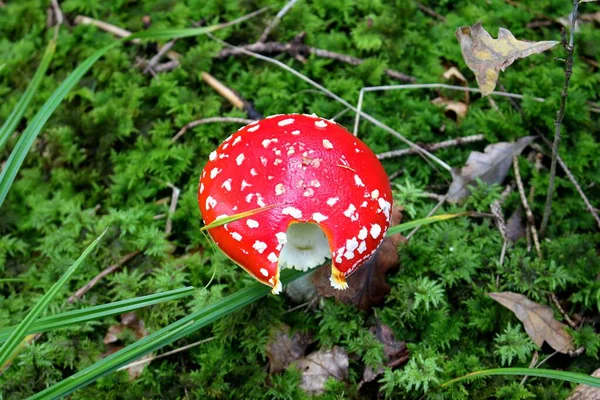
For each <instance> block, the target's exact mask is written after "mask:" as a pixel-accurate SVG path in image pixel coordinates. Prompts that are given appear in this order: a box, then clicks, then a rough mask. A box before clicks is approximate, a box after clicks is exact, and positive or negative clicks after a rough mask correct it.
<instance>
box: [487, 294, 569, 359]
mask: <svg viewBox="0 0 600 400" xmlns="http://www.w3.org/2000/svg"><path fill="white" fill-rule="evenodd" d="M488 296H490V297H491V298H492V299H494V300H496V301H497V302H498V303H500V304H502V305H503V306H504V307H506V308H508V309H509V310H511V311H512V312H513V313H514V314H515V315H516V316H517V318H518V319H519V320H520V321H521V322H522V323H523V327H524V328H525V332H527V334H528V335H529V336H530V337H531V339H532V340H533V341H534V343H535V344H537V345H538V346H540V347H541V346H542V344H543V343H544V342H546V343H548V344H549V345H550V346H551V347H552V348H553V349H554V350H556V351H558V352H559V353H563V354H567V353H568V352H569V350H574V349H575V348H574V347H573V342H572V339H571V336H570V335H569V334H568V333H567V331H566V329H565V328H566V327H567V326H566V325H565V324H563V323H562V322H559V321H557V320H556V319H555V318H554V312H553V311H552V308H550V307H548V306H544V305H541V304H538V303H536V302H534V301H531V300H529V299H528V298H527V297H525V296H523V295H522V294H518V293H513V292H499V293H488Z"/></svg>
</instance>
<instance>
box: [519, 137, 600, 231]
mask: <svg viewBox="0 0 600 400" xmlns="http://www.w3.org/2000/svg"><path fill="white" fill-rule="evenodd" d="M540 136H541V138H542V139H544V141H546V143H550V142H549V141H548V139H546V138H545V137H544V136H542V135H540ZM531 147H532V148H534V149H536V150H537V151H539V152H542V153H543V149H542V148H541V147H540V146H539V145H537V144H535V143H534V144H532V145H531ZM556 159H557V161H558V164H559V165H560V167H561V168H562V169H563V171H564V173H565V174H566V175H567V178H569V180H570V181H571V183H572V184H573V186H575V189H576V190H577V192H578V193H579V196H581V198H582V199H583V202H584V203H585V207H586V208H587V209H588V211H589V212H590V214H592V216H593V217H594V219H595V220H596V223H597V224H598V228H600V217H599V216H598V212H597V210H596V209H595V208H594V206H592V203H590V200H589V199H588V198H587V196H586V195H585V193H583V190H582V189H581V186H580V185H579V183H578V182H577V180H576V179H575V176H574V175H573V173H572V172H571V170H570V169H569V167H568V166H567V164H565V162H564V161H563V159H562V158H561V157H560V156H557V157H556Z"/></svg>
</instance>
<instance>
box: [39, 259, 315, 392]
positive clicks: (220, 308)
mask: <svg viewBox="0 0 600 400" xmlns="http://www.w3.org/2000/svg"><path fill="white" fill-rule="evenodd" d="M310 271H312V270H309V271H295V270H284V271H283V272H282V281H285V282H291V281H293V280H295V279H298V278H300V277H301V276H303V275H305V274H307V273H309V272H310ZM269 292H270V288H269V287H268V286H266V285H264V284H262V283H259V282H256V283H254V284H252V285H251V286H249V287H247V288H245V289H242V290H240V291H238V292H236V293H234V294H232V295H229V296H227V297H225V298H223V299H221V300H219V301H217V302H216V303H214V304H212V305H210V306H208V307H206V308H204V309H202V310H199V311H197V312H195V313H192V314H190V315H188V316H187V317H184V318H182V319H180V320H178V321H176V322H174V323H172V324H170V325H168V326H166V327H164V328H162V329H161V330H159V331H156V332H154V333H153V334H151V335H149V336H146V337H145V338H143V339H140V340H138V341H137V342H135V343H133V344H131V345H129V346H127V347H126V348H124V349H122V350H120V351H118V352H116V353H114V354H111V355H110V356H108V357H106V358H104V359H102V360H100V361H98V362H97V363H95V364H92V365H91V366H89V367H87V368H85V369H83V370H81V371H80V372H78V373H76V374H75V375H73V376H70V377H69V378H66V379H64V380H62V381H60V382H58V383H56V384H54V385H53V386H50V387H49V388H47V389H46V390H43V391H42V392H39V393H37V394H35V395H34V396H32V397H30V399H32V400H33V399H58V398H61V397H63V396H67V395H68V394H70V393H72V392H74V391H75V390H77V389H80V388H82V387H84V386H87V385H89V384H91V383H93V382H95V381H96V380H98V379H100V378H101V377H103V376H105V375H107V374H109V373H111V372H113V371H116V370H117V369H119V368H120V367H122V366H124V365H127V364H129V363H130V362H133V361H135V360H137V359H138V358H140V357H142V356H144V355H146V354H148V353H151V352H153V351H156V350H158V349H160V348H162V347H164V346H167V345H169V344H171V343H173V342H174V341H176V340H178V339H181V338H183V337H186V336H188V335H190V334H191V333H193V332H195V331H197V330H198V329H200V328H203V327H205V326H207V325H209V324H211V323H212V322H214V321H216V320H217V319H219V318H222V317H224V316H226V315H229V314H231V313H232V312H234V311H237V310H239V309H241V308H243V307H245V306H247V305H249V304H252V303H254V302H256V301H257V300H259V299H261V298H262V297H265V296H266V295H267V294H268V293H269Z"/></svg>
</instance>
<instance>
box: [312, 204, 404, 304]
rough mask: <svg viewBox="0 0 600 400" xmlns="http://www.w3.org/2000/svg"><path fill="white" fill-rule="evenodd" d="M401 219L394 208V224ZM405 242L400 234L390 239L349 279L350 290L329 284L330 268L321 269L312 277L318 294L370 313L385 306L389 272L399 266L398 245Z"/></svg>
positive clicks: (388, 288)
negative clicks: (373, 309) (374, 308)
mask: <svg viewBox="0 0 600 400" xmlns="http://www.w3.org/2000/svg"><path fill="white" fill-rule="evenodd" d="M401 220H402V212H401V209H400V208H399V207H393V208H392V225H397V224H399V223H400V221H401ZM405 241H406V239H405V238H404V236H402V235H400V234H396V235H392V236H388V237H386V238H385V239H384V240H383V243H382V244H381V246H379V248H378V249H377V251H376V252H375V254H373V256H372V257H371V258H369V259H368V260H367V261H366V262H365V264H364V265H363V266H362V267H360V268H359V269H358V270H357V271H356V272H355V273H353V274H352V275H350V276H349V277H348V278H347V281H348V289H346V290H336V289H334V288H332V287H331V284H330V283H329V276H330V275H331V268H330V267H327V266H325V267H323V268H320V269H318V270H317V271H316V272H315V273H314V275H313V276H312V281H313V284H314V286H315V289H316V290H317V293H318V294H319V295H321V296H323V297H335V298H336V299H337V300H339V301H341V302H343V303H345V304H354V305H355V306H357V307H358V308H361V309H363V310H369V309H370V308H371V307H373V306H375V305H380V304H382V303H383V301H384V299H385V296H387V294H388V293H389V292H390V286H389V285H388V284H387V282H386V280H385V274H386V272H388V271H390V270H392V269H394V268H396V267H397V266H398V259H399V257H398V246H399V245H400V243H402V242H405Z"/></svg>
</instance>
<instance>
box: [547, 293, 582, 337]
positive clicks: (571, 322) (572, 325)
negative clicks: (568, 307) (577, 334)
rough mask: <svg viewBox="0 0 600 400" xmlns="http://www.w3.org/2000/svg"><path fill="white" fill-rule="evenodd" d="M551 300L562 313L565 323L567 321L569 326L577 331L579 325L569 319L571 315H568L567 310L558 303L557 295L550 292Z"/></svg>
mask: <svg viewBox="0 0 600 400" xmlns="http://www.w3.org/2000/svg"><path fill="white" fill-rule="evenodd" d="M550 299H552V302H553V303H554V305H555V306H556V308H558V311H560V313H561V314H562V316H563V318H564V319H565V321H567V323H568V324H569V326H570V327H571V328H573V329H577V324H576V323H575V322H574V321H573V320H572V319H571V317H569V314H567V312H566V311H565V309H564V308H563V307H562V306H561V305H560V302H559V301H558V297H556V295H555V294H554V293H552V292H550Z"/></svg>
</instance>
